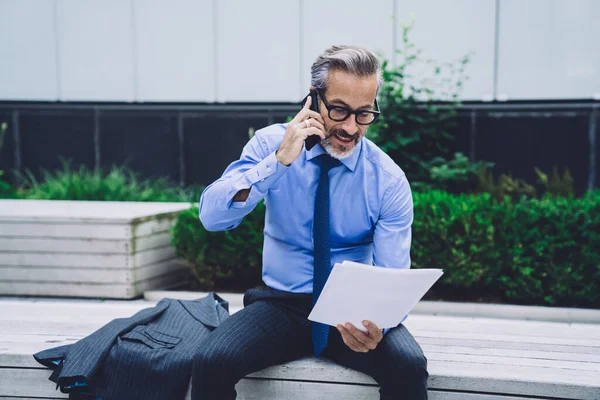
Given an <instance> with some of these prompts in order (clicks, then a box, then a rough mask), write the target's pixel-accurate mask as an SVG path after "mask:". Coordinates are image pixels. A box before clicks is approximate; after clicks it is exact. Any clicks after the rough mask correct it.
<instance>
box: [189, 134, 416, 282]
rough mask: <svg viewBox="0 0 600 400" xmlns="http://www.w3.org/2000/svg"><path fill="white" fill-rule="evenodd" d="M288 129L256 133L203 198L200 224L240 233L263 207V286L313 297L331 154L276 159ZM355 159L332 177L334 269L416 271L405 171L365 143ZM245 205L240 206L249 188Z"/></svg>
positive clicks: (309, 153) (345, 162)
mask: <svg viewBox="0 0 600 400" xmlns="http://www.w3.org/2000/svg"><path fill="white" fill-rule="evenodd" d="M285 129H286V124H276V125H271V126H268V127H266V128H264V129H261V130H259V131H257V132H256V133H255V135H254V136H253V137H252V139H250V141H249V142H248V143H247V144H246V146H245V147H244V149H243V151H242V154H241V157H240V159H239V160H237V161H234V162H233V163H232V164H230V165H229V167H227V169H226V170H225V172H224V173H223V176H222V177H221V178H220V179H218V180H217V181H215V182H214V183H213V184H211V185H210V186H208V187H207V188H206V189H205V190H204V192H203V193H202V196H201V198H200V220H201V221H202V224H203V225H204V227H205V228H206V229H207V230H209V231H222V230H228V229H233V228H235V227H237V226H238V225H239V224H240V223H241V221H242V219H243V218H244V216H246V215H247V214H248V213H250V211H252V210H253V209H254V207H255V206H256V205H257V204H258V203H259V202H260V201H261V200H263V199H264V200H265V206H266V217H265V230H264V248H263V272H262V277H263V281H264V283H265V284H266V285H267V286H269V287H271V288H273V289H278V290H284V291H288V292H294V293H312V283H313V244H314V243H313V213H314V203H315V195H316V190H317V184H318V178H319V166H318V163H317V160H316V159H315V158H316V157H317V156H319V155H320V154H323V153H324V152H325V151H324V150H323V148H322V147H321V146H315V147H313V148H312V149H311V150H310V151H306V148H303V150H302V152H301V153H300V156H299V157H298V158H297V159H296V160H295V161H294V162H293V163H292V164H291V165H290V166H287V167H286V166H285V165H283V164H281V163H279V162H278V161H277V159H276V158H275V151H276V150H277V149H278V148H279V145H280V144H281V142H282V141H283V137H284V134H285ZM357 146H358V148H357V149H356V150H355V151H354V153H353V154H352V155H351V156H350V157H348V158H346V159H343V160H342V162H341V164H340V165H339V166H337V167H335V168H333V169H332V170H331V171H330V172H329V180H330V188H329V189H330V199H331V200H330V201H331V203H330V204H331V206H330V209H331V262H332V265H333V264H335V263H341V262H343V261H345V260H348V261H356V262H360V263H365V264H374V265H376V266H380V267H389V268H410V244H411V224H412V221H413V201H412V194H411V190H410V186H409V183H408V180H407V179H406V176H405V174H404V172H403V171H402V170H401V169H400V167H398V166H397V165H396V164H395V163H394V161H392V159H391V158H390V157H389V156H388V155H387V154H385V153H384V152H383V151H382V150H380V149H379V148H378V147H377V146H376V145H375V144H374V143H373V142H371V141H370V140H368V139H366V138H363V139H362V140H361V141H360V142H359V144H358V145H357ZM248 188H249V189H250V194H249V197H248V199H247V200H246V201H245V202H234V201H233V197H234V196H235V195H236V193H237V192H238V191H240V190H242V189H248Z"/></svg>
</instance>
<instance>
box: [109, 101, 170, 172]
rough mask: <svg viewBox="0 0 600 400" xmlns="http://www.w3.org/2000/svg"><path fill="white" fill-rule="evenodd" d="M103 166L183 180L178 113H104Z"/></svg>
mask: <svg viewBox="0 0 600 400" xmlns="http://www.w3.org/2000/svg"><path fill="white" fill-rule="evenodd" d="M99 125H100V165H101V166H102V167H106V168H108V167H111V166H114V165H116V166H126V167H128V168H131V169H133V170H134V171H137V172H140V173H141V175H142V176H143V177H144V178H157V177H167V178H169V179H170V180H172V181H174V182H179V178H180V177H179V175H180V174H179V136H178V134H177V118H176V116H175V114H171V115H169V114H149V113H135V112H133V113H132V112H102V113H101V114H100V118H99Z"/></svg>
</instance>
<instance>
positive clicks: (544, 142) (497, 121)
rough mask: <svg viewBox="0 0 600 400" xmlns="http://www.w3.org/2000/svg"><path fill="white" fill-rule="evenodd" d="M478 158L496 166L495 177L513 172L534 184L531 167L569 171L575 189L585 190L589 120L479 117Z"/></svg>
mask: <svg viewBox="0 0 600 400" xmlns="http://www.w3.org/2000/svg"><path fill="white" fill-rule="evenodd" d="M477 128H478V132H477V149H476V153H477V158H478V159H480V160H486V161H492V162H494V163H496V167H495V172H496V173H497V174H503V173H510V172H512V173H513V176H515V177H519V178H523V179H525V180H526V181H527V182H528V183H530V184H535V183H536V182H537V175H536V174H535V171H534V167H536V166H537V167H538V168H540V169H541V170H542V171H544V172H546V173H548V174H550V173H551V172H552V169H553V168H554V166H557V167H559V172H561V174H562V172H563V171H564V170H565V168H569V170H570V172H571V175H572V176H573V177H574V181H575V189H576V191H577V192H578V193H582V192H583V191H584V190H585V188H586V187H587V174H588V168H589V142H588V117H585V116H546V117H544V116H536V117H527V116H521V117H511V116H494V115H492V116H488V117H481V118H478V126H477Z"/></svg>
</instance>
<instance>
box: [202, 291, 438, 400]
mask: <svg viewBox="0 0 600 400" xmlns="http://www.w3.org/2000/svg"><path fill="white" fill-rule="evenodd" d="M244 305H245V307H244V308H243V309H242V310H240V311H238V312H237V313H234V314H233V315H232V316H231V317H229V318H228V319H227V320H225V321H224V322H223V323H222V324H221V325H220V326H219V327H218V328H217V329H215V330H214V331H213V333H212V334H211V335H210V336H209V337H208V339H206V340H205V341H204V342H203V343H202V347H201V348H200V349H198V352H197V355H196V356H195V358H194V365H193V370H192V400H213V399H219V400H230V399H235V398H236V391H235V388H234V387H235V384H236V383H237V382H238V381H239V380H240V379H242V378H243V377H244V376H246V375H248V374H250V373H252V372H256V371H259V370H261V369H264V368H267V367H270V366H272V365H276V364H282V363H285V362H289V361H292V360H296V359H298V358H301V357H304V356H309V355H311V354H312V351H313V350H312V348H313V346H312V336H311V322H310V321H309V320H308V319H307V316H308V314H309V313H310V310H311V309H312V300H311V296H310V295H302V294H293V293H287V292H281V291H278V290H274V289H264V290H262V289H251V290H249V291H248V292H246V294H245V296H244ZM323 357H325V358H328V359H330V360H332V361H334V362H336V363H337V364H340V365H342V366H345V367H348V368H352V369H354V370H357V371H360V372H363V373H365V374H367V375H370V376H372V377H373V378H374V379H375V380H376V381H377V382H378V383H379V385H380V390H379V392H380V394H381V395H380V398H381V399H386V400H387V399H411V400H416V399H427V378H428V373H427V359H426V358H425V356H424V355H423V351H422V350H421V348H420V346H419V345H418V344H417V342H416V341H415V339H414V338H413V337H412V335H411V334H410V333H409V332H408V329H406V327H404V325H402V324H400V325H398V326H397V327H395V328H393V329H391V330H389V332H387V334H386V335H385V336H384V338H383V340H382V341H381V342H380V343H379V345H378V346H377V348H376V349H375V350H373V351H370V352H368V353H357V352H355V351H353V350H351V349H350V348H349V347H347V346H346V345H345V344H344V342H343V341H342V338H341V335H340V333H339V332H338V330H337V329H335V328H332V329H331V330H330V333H329V344H328V346H327V348H326V349H325V351H324V352H323Z"/></svg>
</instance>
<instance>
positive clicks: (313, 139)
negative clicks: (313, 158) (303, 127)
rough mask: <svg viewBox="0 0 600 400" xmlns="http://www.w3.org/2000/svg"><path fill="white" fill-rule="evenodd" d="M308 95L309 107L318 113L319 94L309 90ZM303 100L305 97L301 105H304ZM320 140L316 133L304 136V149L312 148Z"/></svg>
mask: <svg viewBox="0 0 600 400" xmlns="http://www.w3.org/2000/svg"><path fill="white" fill-rule="evenodd" d="M308 97H310V109H311V110H312V111H315V112H317V113H318V112H319V95H318V94H317V91H316V90H311V91H310V93H309V95H308ZM308 97H307V99H308ZM305 102H306V99H305V101H304V102H303V103H302V105H304V103H305ZM320 141H321V138H320V137H319V136H317V135H311V136H308V137H307V138H306V141H305V142H304V145H305V146H306V150H310V149H312V148H313V147H315V145H316V144H317V143H319V142H320Z"/></svg>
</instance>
